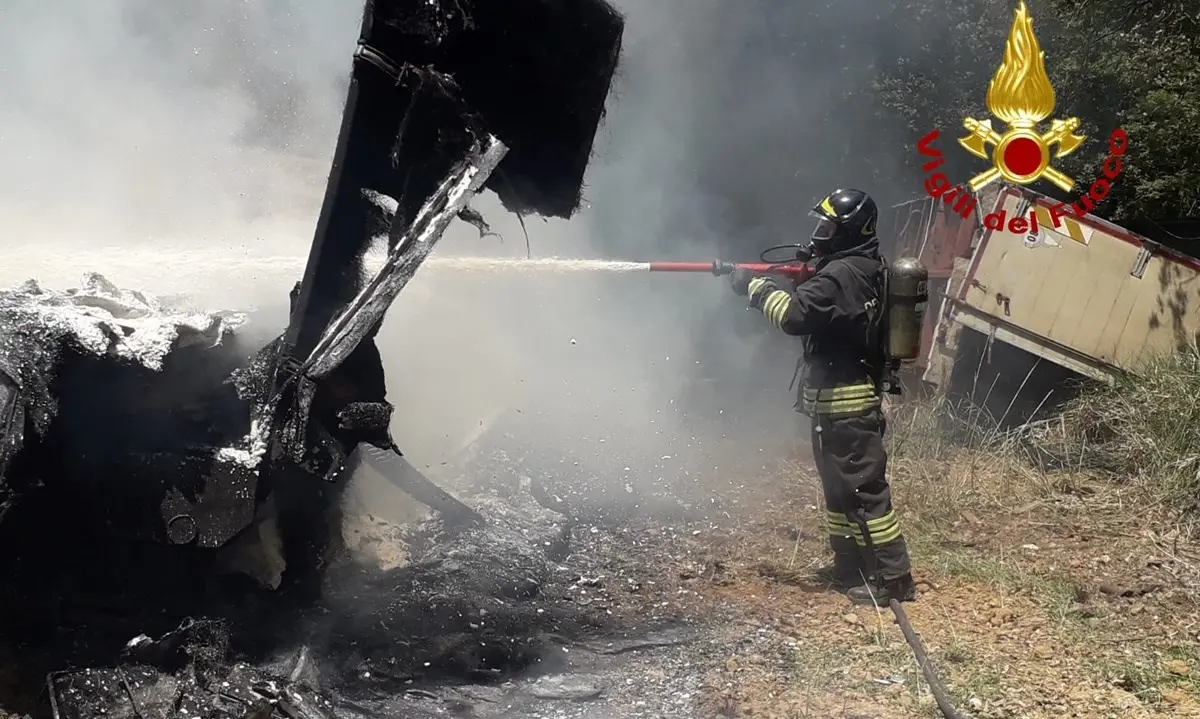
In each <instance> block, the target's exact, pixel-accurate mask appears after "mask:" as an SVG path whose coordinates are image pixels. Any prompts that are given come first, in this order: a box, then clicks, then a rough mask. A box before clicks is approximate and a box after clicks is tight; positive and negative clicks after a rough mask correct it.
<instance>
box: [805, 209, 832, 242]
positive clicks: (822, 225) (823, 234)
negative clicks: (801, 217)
mask: <svg viewBox="0 0 1200 719" xmlns="http://www.w3.org/2000/svg"><path fill="white" fill-rule="evenodd" d="M809 214H810V215H812V216H813V217H815V218H817V226H816V227H815V228H813V231H812V241H813V242H814V243H827V242H829V241H830V240H832V239H833V238H834V236H835V235H836V234H837V223H836V222H834V221H833V220H831V219H829V218H828V217H825V216H823V215H818V214H817V213H816V212H810V213H809Z"/></svg>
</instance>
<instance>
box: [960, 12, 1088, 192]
mask: <svg viewBox="0 0 1200 719" xmlns="http://www.w3.org/2000/svg"><path fill="white" fill-rule="evenodd" d="M1014 15H1015V17H1014V18H1013V25H1012V30H1010V31H1009V33H1008V41H1007V42H1006V43H1005V45H1004V61H1003V62H1001V63H1000V67H999V68H998V69H997V70H996V74H995V75H994V76H993V77H992V81H991V83H989V84H988V91H987V108H988V112H990V113H991V114H992V115H995V116H996V117H998V118H1000V119H1001V120H1003V121H1004V122H1005V123H1006V124H1007V125H1008V130H1006V131H1005V132H1004V133H1003V134H1001V133H999V132H997V131H996V130H994V129H993V128H992V121H991V120H990V119H988V120H984V121H982V122H980V121H978V120H976V119H974V118H970V117H968V118H967V119H966V120H964V121H963V127H965V128H966V129H967V131H968V132H970V133H971V134H970V135H968V136H967V137H964V138H962V139H960V140H959V141H958V142H959V144H961V145H962V146H963V147H965V148H966V149H967V151H968V152H970V153H971V154H972V155H975V156H976V157H980V158H983V159H985V160H986V159H988V150H987V147H988V145H992V146H993V147H992V152H991V160H992V168H991V169H990V170H987V171H986V172H981V173H979V174H978V175H976V176H975V177H973V178H971V181H970V183H969V184H970V186H971V189H972V190H975V191H978V190H979V189H980V188H982V187H984V186H985V185H987V184H989V183H991V182H994V181H995V180H998V179H999V178H1001V177H1003V178H1004V179H1006V180H1008V181H1010V182H1015V183H1017V184H1019V185H1028V184H1030V183H1032V182H1036V181H1037V180H1039V179H1042V178H1045V179H1046V180H1048V181H1050V182H1052V183H1054V184H1055V185H1057V186H1058V187H1060V188H1062V190H1063V191H1070V190H1071V188H1073V187H1074V186H1075V181H1074V180H1073V179H1071V178H1070V177H1067V175H1065V174H1063V173H1062V172H1061V171H1059V170H1057V169H1055V168H1053V167H1051V166H1050V148H1052V147H1055V146H1057V148H1056V150H1057V151H1056V152H1055V153H1054V156H1055V158H1062V157H1066V156H1067V155H1069V154H1071V153H1072V152H1074V151H1075V150H1076V149H1078V148H1079V146H1080V145H1081V144H1083V141H1084V140H1085V139H1086V138H1085V137H1084V136H1082V135H1076V134H1075V131H1076V130H1077V129H1079V118H1076V117H1069V118H1067V119H1065V120H1052V121H1051V123H1050V129H1049V130H1047V131H1046V132H1044V133H1043V132H1038V127H1037V126H1038V123H1040V122H1042V121H1043V120H1045V119H1046V118H1047V117H1049V116H1050V114H1051V113H1052V112H1054V87H1053V86H1051V84H1050V76H1049V75H1047V74H1046V64H1045V57H1046V54H1045V53H1044V52H1042V50H1041V48H1040V47H1038V41H1037V38H1036V37H1034V35H1033V18H1032V17H1030V15H1029V10H1028V9H1027V8H1026V7H1025V2H1024V0H1022V2H1021V4H1020V6H1019V7H1018V8H1017V10H1016V12H1015V13H1014Z"/></svg>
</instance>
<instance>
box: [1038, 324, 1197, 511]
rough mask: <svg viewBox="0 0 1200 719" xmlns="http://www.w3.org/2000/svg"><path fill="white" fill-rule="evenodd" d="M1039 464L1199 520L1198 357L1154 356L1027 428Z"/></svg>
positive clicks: (1193, 351) (1193, 349)
mask: <svg viewBox="0 0 1200 719" xmlns="http://www.w3.org/2000/svg"><path fill="white" fill-rule="evenodd" d="M1024 434H1025V437H1026V440H1027V444H1028V445H1029V446H1031V447H1033V448H1035V450H1036V451H1037V452H1038V454H1039V455H1040V458H1041V460H1042V462H1043V464H1047V465H1050V466H1057V467H1073V468H1075V470H1076V471H1083V472H1089V473H1092V474H1093V475H1095V476H1097V477H1100V478H1103V479H1105V480H1107V481H1110V482H1112V483H1114V484H1118V485H1123V486H1128V487H1136V488H1140V489H1143V490H1144V491H1145V492H1146V494H1147V496H1148V497H1151V498H1152V499H1153V500H1154V503H1155V505H1156V506H1157V507H1158V508H1171V509H1174V510H1177V511H1178V512H1179V516H1178V517H1177V519H1180V520H1193V521H1194V519H1195V518H1196V515H1200V351H1198V350H1197V348H1196V347H1191V348H1189V349H1186V350H1184V351H1182V352H1179V353H1176V354H1173V355H1169V356H1164V357H1160V358H1157V359H1155V360H1153V361H1152V362H1150V363H1149V364H1147V365H1146V366H1145V367H1144V369H1143V370H1142V372H1141V373H1140V374H1139V375H1138V376H1128V377H1123V378H1121V379H1119V380H1117V381H1116V382H1114V383H1113V384H1112V385H1111V386H1096V387H1091V388H1089V389H1088V390H1087V391H1085V392H1084V393H1082V394H1081V395H1080V396H1079V397H1078V398H1076V399H1075V400H1074V401H1072V402H1071V403H1070V404H1069V405H1068V406H1067V407H1066V408H1065V411H1064V412H1063V413H1062V415H1061V417H1059V418H1058V420H1057V421H1050V422H1044V423H1041V424H1040V425H1036V426H1033V427H1029V428H1027V430H1026V432H1025V433H1024Z"/></svg>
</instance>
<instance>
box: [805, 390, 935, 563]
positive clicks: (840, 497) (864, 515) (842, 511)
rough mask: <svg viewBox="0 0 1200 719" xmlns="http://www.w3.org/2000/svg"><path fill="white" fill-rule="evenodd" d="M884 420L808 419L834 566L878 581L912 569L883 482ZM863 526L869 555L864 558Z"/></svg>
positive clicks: (872, 415) (874, 413) (873, 414)
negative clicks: (861, 571)
mask: <svg viewBox="0 0 1200 719" xmlns="http://www.w3.org/2000/svg"><path fill="white" fill-rule="evenodd" d="M885 428H886V421H885V420H884V418H883V411H882V410H881V409H879V408H875V409H872V410H870V411H868V412H866V413H865V414H861V415H858V416H838V417H830V416H828V415H822V414H817V415H816V416H814V417H813V432H812V442H813V456H814V458H815V459H816V464H817V473H818V474H819V475H820V476H821V487H822V489H823V490H824V492H825V508H826V515H825V516H826V526H827V527H828V531H829V544H830V546H831V547H832V548H833V552H834V556H835V559H836V561H837V562H838V563H839V564H843V563H849V564H850V566H860V567H862V568H863V569H864V570H866V571H867V572H872V571H877V572H878V574H879V580H881V581H884V582H887V581H890V580H893V579H898V578H900V577H903V576H904V575H906V574H909V573H910V572H911V571H912V565H911V564H910V563H909V558H908V547H907V546H906V545H905V543H904V536H903V535H902V534H901V533H900V524H899V522H898V521H897V519H896V512H895V510H894V509H893V508H892V490H891V487H889V486H888V481H887V450H885V449H884V446H883V433H884V429H885ZM864 525H865V526H866V529H867V533H868V535H869V537H870V540H871V541H870V546H872V547H873V548H874V557H873V561H872V557H870V556H868V554H867V548H868V542H867V540H866V539H865V538H864V536H863V532H862V527H863V526H864Z"/></svg>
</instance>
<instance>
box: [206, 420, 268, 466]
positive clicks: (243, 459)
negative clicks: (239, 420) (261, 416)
mask: <svg viewBox="0 0 1200 719" xmlns="http://www.w3.org/2000/svg"><path fill="white" fill-rule="evenodd" d="M266 453H267V433H266V432H264V431H263V425H262V423H260V422H259V421H258V420H257V419H255V420H253V421H251V422H250V432H249V434H247V435H246V436H245V437H244V438H243V439H242V441H241V444H240V446H238V447H222V448H221V450H220V451H219V452H217V458H218V459H221V460H224V461H226V462H236V463H238V464H240V465H242V466H244V467H249V468H250V469H254V468H255V467H257V466H258V463H259V462H261V461H262V458H263V455H265V454H266Z"/></svg>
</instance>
